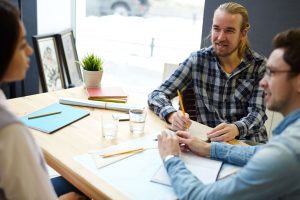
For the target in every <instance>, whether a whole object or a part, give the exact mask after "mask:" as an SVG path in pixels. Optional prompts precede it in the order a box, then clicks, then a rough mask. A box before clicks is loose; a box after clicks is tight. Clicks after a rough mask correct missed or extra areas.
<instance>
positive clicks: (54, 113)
mask: <svg viewBox="0 0 300 200" xmlns="http://www.w3.org/2000/svg"><path fill="white" fill-rule="evenodd" d="M60 113H61V111H59V112H51V113H45V114H41V115H35V116H31V117H28V119H35V118H40V117H46V116H49V115H56V114H60Z"/></svg>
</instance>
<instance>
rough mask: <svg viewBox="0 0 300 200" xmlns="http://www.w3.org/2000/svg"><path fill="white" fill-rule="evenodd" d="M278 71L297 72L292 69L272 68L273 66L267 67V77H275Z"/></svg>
mask: <svg viewBox="0 0 300 200" xmlns="http://www.w3.org/2000/svg"><path fill="white" fill-rule="evenodd" d="M278 73H295V72H293V71H291V70H279V69H272V67H266V71H265V77H273V76H274V75H276V74H278Z"/></svg>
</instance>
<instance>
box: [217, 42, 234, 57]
mask: <svg viewBox="0 0 300 200" xmlns="http://www.w3.org/2000/svg"><path fill="white" fill-rule="evenodd" d="M213 48H214V51H215V54H216V55H217V56H218V57H228V56H230V55H232V54H233V53H234V52H236V51H238V48H239V45H237V46H236V47H234V48H230V47H229V46H226V47H225V48H224V47H221V48H223V49H222V50H221V49H220V47H218V44H217V43H213Z"/></svg>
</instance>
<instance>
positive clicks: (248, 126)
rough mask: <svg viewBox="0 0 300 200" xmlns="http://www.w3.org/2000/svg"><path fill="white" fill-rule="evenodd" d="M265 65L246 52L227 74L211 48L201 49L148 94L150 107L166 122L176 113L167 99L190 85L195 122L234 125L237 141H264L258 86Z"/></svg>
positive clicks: (261, 102)
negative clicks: (171, 114)
mask: <svg viewBox="0 0 300 200" xmlns="http://www.w3.org/2000/svg"><path fill="white" fill-rule="evenodd" d="M265 64H266V59H265V58H264V57H262V56H260V55H259V54H257V53H256V52H254V51H252V50H250V49H248V50H247V51H246V53H245V56H244V58H243V60H242V62H241V63H240V65H239V66H238V67H237V68H236V69H235V70H234V71H233V72H232V74H230V75H227V74H226V73H225V72H224V71H223V70H222V68H221V66H220V64H219V62H218V59H217V57H216V55H215V53H214V51H213V48H212V47H209V48H204V49H201V50H199V51H197V52H194V53H192V54H191V55H190V57H189V58H188V59H186V60H185V61H184V62H183V63H182V64H180V66H179V68H178V69H177V70H176V71H175V72H174V73H173V75H172V76H171V77H170V78H169V79H168V80H166V81H165V82H164V83H163V84H162V85H161V86H160V87H158V88H157V89H156V90H154V91H153V92H152V93H151V94H149V99H148V104H149V107H150V109H152V110H153V111H154V112H155V113H156V114H158V115H159V116H160V117H161V118H162V119H165V118H166V117H167V116H168V115H169V114H170V113H172V112H176V110H175V109H174V108H173V107H172V105H171V102H170V99H172V98H174V97H175V96H177V92H176V91H177V89H179V90H180V91H181V92H184V91H185V90H186V88H188V87H191V86H192V87H193V89H194V92H195V104H196V105H195V110H196V113H197V121H198V122H200V123H203V124H206V125H208V126H210V127H215V126H217V125H218V124H220V123H222V122H226V123H234V124H235V125H236V126H237V127H238V128H239V131H240V136H239V139H247V140H253V141H256V142H265V141H267V133H266V129H265V127H264V122H265V121H266V120H267V116H266V114H265V109H266V107H265V104H264V95H263V89H262V88H261V87H259V81H260V79H262V78H263V76H264V72H265V70H266V67H265ZM183 100H184V96H183Z"/></svg>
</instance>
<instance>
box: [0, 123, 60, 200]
mask: <svg viewBox="0 0 300 200" xmlns="http://www.w3.org/2000/svg"><path fill="white" fill-rule="evenodd" d="M44 162H45V161H44V159H43V157H42V155H41V150H40V148H39V147H38V146H37V145H36V143H35V141H34V139H33V137H32V136H31V133H30V132H29V130H28V129H27V128H25V127H24V126H23V125H22V124H18V123H15V124H11V125H9V126H7V127H4V128H2V129H0V189H1V190H3V192H4V195H5V197H6V198H7V199H22V200H35V199H38V200H40V199H44V200H50V199H51V200H53V199H57V197H56V194H55V192H54V189H53V187H52V184H51V182H50V180H49V178H48V174H47V172H46V170H45V168H44Z"/></svg>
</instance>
